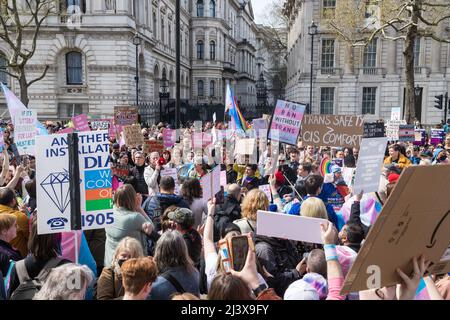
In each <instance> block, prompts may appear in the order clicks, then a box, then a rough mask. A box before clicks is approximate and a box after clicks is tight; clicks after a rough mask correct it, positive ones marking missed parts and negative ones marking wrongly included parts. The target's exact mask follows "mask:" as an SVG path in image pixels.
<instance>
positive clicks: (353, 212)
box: [347, 201, 370, 238]
mask: <svg viewBox="0 0 450 320" xmlns="http://www.w3.org/2000/svg"><path fill="white" fill-rule="evenodd" d="M360 207H361V204H360V203H359V202H356V201H355V202H353V204H352V207H351V209H350V218H349V219H348V221H347V224H349V223H354V224H357V225H359V226H360V227H361V228H362V230H363V232H364V238H366V237H367V234H368V233H369V229H370V227H368V226H366V225H365V224H363V223H362V222H361V208H360Z"/></svg>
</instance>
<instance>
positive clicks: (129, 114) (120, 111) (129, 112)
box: [114, 106, 139, 126]
mask: <svg viewBox="0 0 450 320" xmlns="http://www.w3.org/2000/svg"><path fill="white" fill-rule="evenodd" d="M138 114H139V110H138V108H137V107H122V106H116V107H114V123H115V124H120V125H123V126H129V125H132V124H137V123H138Z"/></svg>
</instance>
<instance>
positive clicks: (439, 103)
mask: <svg viewBox="0 0 450 320" xmlns="http://www.w3.org/2000/svg"><path fill="white" fill-rule="evenodd" d="M434 98H435V100H434V103H435V105H434V107H435V108H438V109H441V110H442V102H443V100H444V95H443V94H440V95H438V96H434Z"/></svg>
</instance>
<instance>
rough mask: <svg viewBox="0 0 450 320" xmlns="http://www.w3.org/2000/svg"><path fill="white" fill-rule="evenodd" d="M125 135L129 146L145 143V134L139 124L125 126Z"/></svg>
mask: <svg viewBox="0 0 450 320" xmlns="http://www.w3.org/2000/svg"><path fill="white" fill-rule="evenodd" d="M123 136H124V139H125V144H126V145H127V146H128V147H137V146H142V145H143V144H144V136H143V135H142V131H141V126H140V125H139V124H134V125H132V126H125V127H123Z"/></svg>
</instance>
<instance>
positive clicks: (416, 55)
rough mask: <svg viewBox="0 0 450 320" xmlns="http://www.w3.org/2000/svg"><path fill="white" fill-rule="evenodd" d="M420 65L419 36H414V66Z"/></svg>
mask: <svg viewBox="0 0 450 320" xmlns="http://www.w3.org/2000/svg"><path fill="white" fill-rule="evenodd" d="M419 65H420V38H418V37H416V39H415V41H414V66H415V67H418V66H419Z"/></svg>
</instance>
